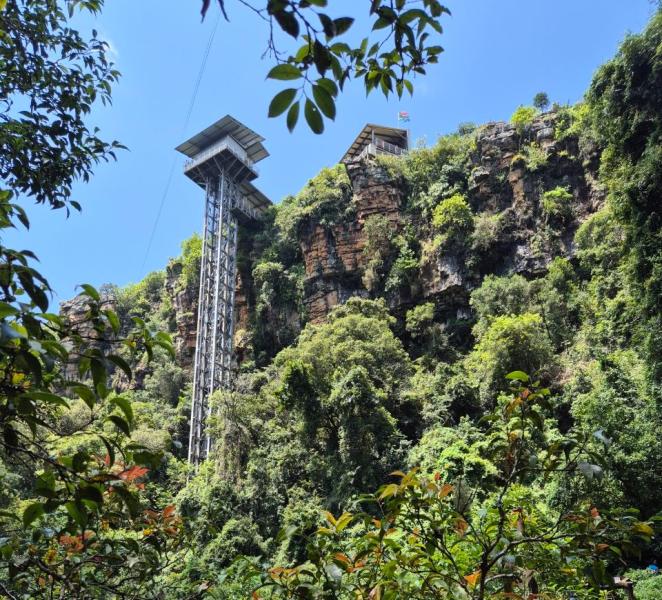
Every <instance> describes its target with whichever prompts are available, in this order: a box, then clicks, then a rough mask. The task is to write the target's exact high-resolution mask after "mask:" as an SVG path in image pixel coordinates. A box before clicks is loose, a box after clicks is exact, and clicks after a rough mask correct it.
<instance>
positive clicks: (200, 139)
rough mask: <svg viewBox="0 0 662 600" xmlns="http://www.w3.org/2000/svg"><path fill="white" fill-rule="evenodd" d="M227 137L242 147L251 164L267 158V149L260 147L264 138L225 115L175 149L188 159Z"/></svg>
mask: <svg viewBox="0 0 662 600" xmlns="http://www.w3.org/2000/svg"><path fill="white" fill-rule="evenodd" d="M227 135H229V136H232V137H233V138H234V139H235V140H236V141H237V142H238V143H239V144H240V145H241V146H243V148H244V150H246V153H247V154H248V158H250V159H251V160H252V161H253V162H258V161H261V160H262V159H263V158H266V157H267V156H269V153H268V152H267V149H266V148H265V147H264V146H263V145H262V142H264V138H263V137H262V136H261V135H259V134H257V133H255V132H254V131H253V130H252V129H249V128H248V127H246V125H244V124H243V123H241V122H240V121H237V119H235V118H234V117H231V116H230V115H225V116H224V117H223V118H222V119H219V120H218V121H216V123H214V124H213V125H210V126H209V127H207V129H205V130H203V131H201V132H200V133H198V134H196V135H194V136H193V137H192V138H191V139H190V140H187V141H186V142H184V143H182V144H180V145H179V146H177V148H175V149H176V150H177V151H178V152H181V153H182V154H185V155H186V156H188V157H189V158H193V157H194V156H196V155H197V154H199V153H200V152H202V151H203V150H206V149H207V148H209V147H210V146H212V145H213V144H214V143H216V142H218V141H219V140H220V139H222V138H224V137H225V136H227Z"/></svg>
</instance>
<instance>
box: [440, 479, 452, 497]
mask: <svg viewBox="0 0 662 600" xmlns="http://www.w3.org/2000/svg"><path fill="white" fill-rule="evenodd" d="M452 491H453V486H452V485H451V484H450V483H444V485H442V486H441V490H440V491H439V498H440V499H441V498H445V497H446V496H448V494H450V493H451V492H452Z"/></svg>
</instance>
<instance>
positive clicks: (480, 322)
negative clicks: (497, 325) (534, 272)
mask: <svg viewBox="0 0 662 600" xmlns="http://www.w3.org/2000/svg"><path fill="white" fill-rule="evenodd" d="M470 304H471V307H472V308H473V310H474V312H475V313H476V321H477V322H476V326H475V327H474V335H475V336H476V337H477V338H479V339H480V338H481V337H482V335H483V334H484V333H485V331H487V329H488V328H489V326H490V324H491V323H492V322H493V321H494V319H495V318H496V317H499V316H503V315H511V316H512V315H520V314H522V313H524V312H528V311H529V310H531V306H532V291H531V283H530V282H529V281H528V280H526V279H525V278H524V277H522V276H521V275H511V276H510V277H498V276H496V275H488V276H487V277H485V279H484V280H483V283H482V285H481V286H480V287H479V288H477V289H475V290H474V291H473V292H472V294H471V300H470Z"/></svg>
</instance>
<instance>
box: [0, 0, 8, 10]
mask: <svg viewBox="0 0 662 600" xmlns="http://www.w3.org/2000/svg"><path fill="white" fill-rule="evenodd" d="M5 8H7V0H0V11H2V10H5Z"/></svg>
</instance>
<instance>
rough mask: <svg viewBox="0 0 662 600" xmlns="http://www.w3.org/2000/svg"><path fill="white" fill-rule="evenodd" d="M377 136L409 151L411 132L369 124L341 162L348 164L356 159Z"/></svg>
mask: <svg viewBox="0 0 662 600" xmlns="http://www.w3.org/2000/svg"><path fill="white" fill-rule="evenodd" d="M373 134H374V135H376V136H377V137H379V138H381V139H383V140H385V141H387V142H389V143H390V144H394V145H395V146H400V147H401V148H404V149H406V150H407V149H409V132H408V131H407V130H406V129H400V128H398V127H386V126H384V125H375V124H373V123H368V124H367V125H366V126H365V127H364V128H363V129H362V130H361V133H359V135H358V136H356V139H355V140H354V142H353V143H352V145H351V146H350V147H349V150H347V152H345V155H344V156H343V157H342V159H341V161H340V162H343V163H344V162H347V161H350V160H352V159H354V158H356V157H357V156H358V155H359V154H361V151H362V150H363V148H365V147H366V146H367V145H368V144H369V143H370V142H371V141H372V136H373Z"/></svg>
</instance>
